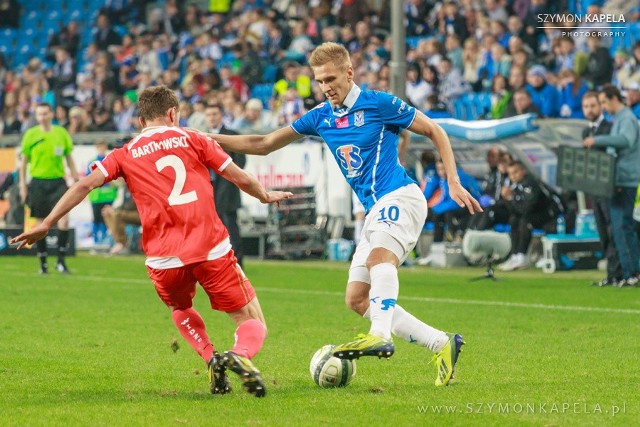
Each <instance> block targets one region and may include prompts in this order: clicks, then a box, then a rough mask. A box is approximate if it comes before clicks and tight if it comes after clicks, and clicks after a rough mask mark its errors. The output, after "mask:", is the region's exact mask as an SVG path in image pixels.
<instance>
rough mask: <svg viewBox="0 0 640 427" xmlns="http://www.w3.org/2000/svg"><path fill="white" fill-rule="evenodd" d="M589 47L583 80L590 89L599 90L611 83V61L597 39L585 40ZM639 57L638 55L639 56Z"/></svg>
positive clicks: (606, 50)
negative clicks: (587, 83)
mask: <svg viewBox="0 0 640 427" xmlns="http://www.w3.org/2000/svg"><path fill="white" fill-rule="evenodd" d="M587 45H588V46H589V59H588V60H587V69H586V71H585V73H584V78H585V80H587V81H588V82H589V84H590V85H591V87H592V88H594V89H596V90H597V89H599V88H601V87H602V85H604V84H606V83H608V82H610V81H611V77H612V75H613V59H611V55H609V49H607V48H606V47H604V46H601V41H600V38H599V37H596V36H591V37H589V38H588V39H587ZM639 56H640V55H639Z"/></svg>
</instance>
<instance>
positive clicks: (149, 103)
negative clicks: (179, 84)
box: [138, 86, 179, 122]
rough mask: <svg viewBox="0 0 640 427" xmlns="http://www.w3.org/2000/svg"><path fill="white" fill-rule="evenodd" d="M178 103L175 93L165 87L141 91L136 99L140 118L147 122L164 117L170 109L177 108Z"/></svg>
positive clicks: (153, 87)
mask: <svg viewBox="0 0 640 427" xmlns="http://www.w3.org/2000/svg"><path fill="white" fill-rule="evenodd" d="M178 105H179V101H178V97H177V96H176V94H175V92H174V91H172V90H171V89H169V88H168V87H166V86H152V87H148V88H146V89H145V90H143V91H142V93H141V94H140V97H139V98H138V107H139V108H140V112H139V115H140V118H141V119H142V120H143V121H145V122H149V121H151V120H154V119H157V118H160V117H164V115H165V114H167V111H168V110H169V109H171V108H174V107H175V108H176V109H177V108H178Z"/></svg>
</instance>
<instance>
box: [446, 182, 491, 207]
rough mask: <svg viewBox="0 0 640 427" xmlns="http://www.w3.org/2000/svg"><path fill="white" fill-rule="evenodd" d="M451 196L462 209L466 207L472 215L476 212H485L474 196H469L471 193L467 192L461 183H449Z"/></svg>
mask: <svg viewBox="0 0 640 427" xmlns="http://www.w3.org/2000/svg"><path fill="white" fill-rule="evenodd" d="M449 196H451V198H452V199H453V200H454V201H455V202H456V203H457V204H458V206H460V207H461V208H464V207H465V206H466V208H467V209H468V210H469V213H470V214H471V215H473V214H474V213H476V212H483V210H482V206H480V203H478V201H477V200H476V199H474V198H473V196H472V195H471V194H469V192H468V191H467V190H465V189H464V187H463V186H462V184H460V183H459V182H451V181H449Z"/></svg>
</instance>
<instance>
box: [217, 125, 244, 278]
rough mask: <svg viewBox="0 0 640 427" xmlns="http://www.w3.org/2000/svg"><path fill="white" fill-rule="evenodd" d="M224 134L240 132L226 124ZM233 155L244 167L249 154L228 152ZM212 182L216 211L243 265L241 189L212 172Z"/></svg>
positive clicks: (234, 160) (232, 158)
mask: <svg viewBox="0 0 640 427" xmlns="http://www.w3.org/2000/svg"><path fill="white" fill-rule="evenodd" d="M219 133H220V134H222V135H237V134H238V133H237V132H235V131H232V130H231V129H227V128H225V127H224V126H222V127H221V128H220V132H219ZM227 154H229V156H231V160H233V163H235V164H236V165H237V166H238V167H239V168H244V165H245V164H246V163H247V156H245V155H244V154H240V153H234V152H227ZM211 184H212V185H213V196H214V200H215V203H216V211H217V212H218V216H219V217H220V219H221V220H222V223H223V224H224V226H225V227H227V230H228V231H229V240H230V242H231V247H233V251H234V252H235V255H236V258H237V259H238V264H240V266H241V267H242V258H243V251H242V239H241V238H240V229H239V228H238V209H240V207H241V206H242V203H241V202H240V189H239V188H238V187H237V186H236V185H235V184H233V183H232V182H229V181H227V180H226V179H224V178H222V177H220V176H218V175H217V174H214V173H213V172H212V173H211Z"/></svg>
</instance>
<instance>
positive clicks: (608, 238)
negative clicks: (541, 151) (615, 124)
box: [582, 118, 623, 283]
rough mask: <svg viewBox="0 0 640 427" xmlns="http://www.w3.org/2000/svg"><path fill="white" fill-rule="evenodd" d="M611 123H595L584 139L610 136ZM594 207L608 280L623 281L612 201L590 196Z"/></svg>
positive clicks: (583, 131) (599, 148) (584, 133)
mask: <svg viewBox="0 0 640 427" xmlns="http://www.w3.org/2000/svg"><path fill="white" fill-rule="evenodd" d="M611 126H612V124H611V122H609V121H607V120H605V119H604V118H603V119H602V120H601V121H600V123H597V122H596V123H595V124H593V125H592V126H590V127H587V128H584V129H583V130H582V139H584V138H586V137H588V136H594V135H608V134H609V132H611ZM593 148H594V149H596V150H601V151H605V150H606V148H605V147H593ZM589 198H590V199H591V204H592V206H593V215H594V216H595V218H596V226H597V227H598V235H599V236H600V244H601V245H602V253H603V254H604V256H605V258H606V259H607V280H608V281H609V282H610V283H612V282H613V281H614V280H619V279H622V276H623V274H622V267H621V266H620V260H619V259H618V254H617V252H616V248H615V245H614V244H613V234H612V231H611V215H610V213H609V209H610V205H611V200H610V199H609V198H608V197H602V196H589Z"/></svg>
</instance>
